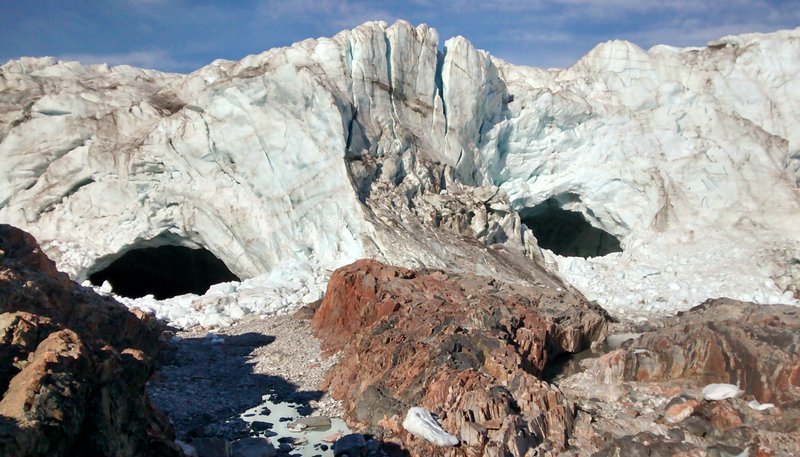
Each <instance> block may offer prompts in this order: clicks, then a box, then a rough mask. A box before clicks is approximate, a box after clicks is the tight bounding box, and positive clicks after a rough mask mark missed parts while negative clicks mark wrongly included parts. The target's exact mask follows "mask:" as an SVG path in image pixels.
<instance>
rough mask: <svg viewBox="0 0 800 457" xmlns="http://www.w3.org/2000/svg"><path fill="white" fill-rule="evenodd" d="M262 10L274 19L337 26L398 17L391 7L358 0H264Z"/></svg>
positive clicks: (260, 8) (348, 25)
mask: <svg viewBox="0 0 800 457" xmlns="http://www.w3.org/2000/svg"><path fill="white" fill-rule="evenodd" d="M258 9H259V11H260V12H261V13H262V14H264V15H265V16H267V17H271V18H273V19H281V20H286V19H290V20H299V21H302V22H309V21H311V22H314V23H316V24H317V25H318V26H333V27H337V28H348V27H354V26H356V25H358V24H361V23H363V22H366V21H370V20H386V21H391V20H394V19H397V16H395V14H393V13H392V12H391V11H390V10H389V9H386V8H381V7H376V6H375V5H374V4H373V3H371V2H367V1H357V0H294V1H288V2H287V1H284V0H262V1H261V2H260V4H259V7H258Z"/></svg>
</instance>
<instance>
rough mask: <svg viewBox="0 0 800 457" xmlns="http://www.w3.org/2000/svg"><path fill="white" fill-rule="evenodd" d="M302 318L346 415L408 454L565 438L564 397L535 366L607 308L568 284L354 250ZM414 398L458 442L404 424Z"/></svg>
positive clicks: (601, 326) (584, 338) (510, 448)
mask: <svg viewBox="0 0 800 457" xmlns="http://www.w3.org/2000/svg"><path fill="white" fill-rule="evenodd" d="M312 324H313V325H314V327H315V328H316V329H317V333H318V335H319V336H320V337H321V338H322V340H323V346H324V348H326V349H327V350H329V351H339V350H341V354H340V358H339V362H338V364H337V366H336V367H335V368H334V369H333V370H332V371H331V372H330V373H329V374H328V378H327V382H328V384H329V387H330V389H331V391H332V393H333V394H334V396H336V397H338V398H342V399H344V400H345V409H346V415H347V419H348V420H349V421H350V422H351V423H353V424H361V425H362V426H364V427H368V428H371V429H372V430H373V431H375V432H376V433H378V434H382V435H383V437H384V439H388V440H394V441H400V442H401V443H402V445H403V446H404V447H405V448H407V449H409V450H410V452H411V454H412V455H418V456H432V455H466V456H484V455H485V456H494V455H498V456H499V455H513V456H522V455H526V453H528V452H530V450H531V449H533V448H537V447H539V449H541V450H546V449H552V450H559V449H564V448H565V447H566V445H567V438H568V436H569V434H570V431H571V429H572V422H573V416H574V408H573V406H572V405H571V404H570V402H568V401H567V400H566V398H564V396H563V395H562V394H561V392H560V391H559V390H558V389H556V388H554V387H552V386H551V385H549V384H548V383H547V382H545V381H542V379H541V378H542V377H543V373H544V372H545V371H546V369H547V368H548V367H549V366H550V364H551V363H552V362H553V360H554V359H555V358H556V357H558V356H559V355H560V354H562V353H565V352H577V351H580V350H582V349H585V348H587V347H588V346H589V345H590V344H591V343H592V342H593V341H595V340H597V339H600V338H602V337H604V335H605V331H606V325H607V316H606V314H605V313H604V311H603V310H602V309H600V308H598V307H594V306H592V305H590V304H589V303H587V302H586V301H585V300H584V299H583V298H582V297H581V296H579V295H577V294H575V293H571V292H565V291H558V290H556V289H553V288H547V287H535V286H522V285H510V284H502V283H500V282H498V281H496V280H493V279H490V278H485V277H479V276H474V275H460V274H452V273H447V272H443V271H438V270H422V271H413V270H408V269H404V268H396V267H390V266H386V265H383V264H381V263H379V262H376V261H370V260H361V261H358V262H356V263H354V264H352V265H349V266H346V267H343V268H340V269H339V270H337V271H336V272H334V274H333V275H332V277H331V280H330V282H329V285H328V291H327V293H326V295H325V298H324V299H323V302H322V304H321V306H320V308H319V309H318V311H317V312H316V314H315V316H314V318H313V322H312ZM417 405H420V406H423V407H426V408H428V409H429V410H431V411H432V412H433V413H434V414H437V415H438V416H439V418H440V420H441V423H442V426H443V428H444V429H445V430H447V431H448V432H450V433H451V434H455V435H457V436H459V437H460V439H461V440H462V444H461V446H460V447H459V448H457V449H454V448H447V449H445V448H435V447H434V446H433V445H431V444H429V443H427V442H424V441H423V440H420V439H418V438H414V437H412V436H410V435H409V434H407V433H405V432H403V431H402V427H401V426H400V422H401V421H402V418H403V416H404V415H405V412H406V411H407V409H408V408H409V407H411V406H417Z"/></svg>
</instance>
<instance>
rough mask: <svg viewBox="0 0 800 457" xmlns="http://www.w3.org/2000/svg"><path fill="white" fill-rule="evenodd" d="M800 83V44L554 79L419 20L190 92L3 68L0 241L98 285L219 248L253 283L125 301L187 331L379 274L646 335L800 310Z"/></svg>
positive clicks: (575, 69) (301, 48) (723, 45)
mask: <svg viewBox="0 0 800 457" xmlns="http://www.w3.org/2000/svg"><path fill="white" fill-rule="evenodd" d="M798 72H800V29H795V30H785V31H778V32H775V33H770V34H747V35H739V36H729V37H724V38H722V39H720V40H718V41H715V42H712V43H709V45H708V46H707V47H705V48H685V49H679V48H673V47H668V46H656V47H653V48H652V49H650V50H647V51H645V50H643V49H640V48H639V47H637V46H636V45H634V44H632V43H628V42H624V41H611V42H607V43H602V44H600V45H598V46H597V47H596V48H594V49H593V50H592V51H591V52H589V53H588V54H587V55H586V56H585V57H583V58H582V59H581V60H580V61H578V62H577V63H576V64H575V65H573V66H571V67H569V68H566V69H539V68H532V67H522V66H516V65H512V64H509V63H507V62H504V61H502V60H500V59H497V58H495V57H493V56H491V55H489V54H488V53H486V52H484V51H481V50H478V49H476V48H475V47H474V46H473V45H472V44H471V43H470V42H469V41H468V40H467V39H465V38H463V37H455V38H450V39H448V40H446V41H445V42H444V43H443V44H442V47H441V48H440V40H439V36H438V33H437V31H436V30H435V29H433V28H430V27H428V26H426V25H424V24H423V25H419V26H416V27H414V26H412V25H411V24H409V23H408V22H405V21H398V22H395V23H394V24H391V25H389V24H387V23H384V22H368V23H365V24H363V25H361V26H359V27H356V28H354V29H352V30H346V31H343V32H341V33H339V34H337V35H335V36H334V37H331V38H319V39H309V40H305V41H302V42H299V43H296V44H294V45H292V46H289V47H285V48H278V49H272V50H269V51H266V52H264V53H261V54H258V55H251V56H248V57H245V58H244V59H242V60H240V61H225V60H217V61H214V62H212V63H211V64H209V65H207V66H205V67H203V68H201V69H199V70H197V71H195V72H193V73H190V74H188V75H181V74H170V73H163V72H158V71H152V70H143V69H138V68H133V67H128V66H116V67H108V66H106V65H81V64H79V63H76V62H64V61H59V60H57V59H54V58H22V59H19V60H15V61H10V62H8V63H6V64H4V65H2V66H0V169H2V170H4V172H3V173H2V174H0V221H2V222H4V223H10V224H13V225H17V226H19V227H21V228H22V229H24V230H26V231H29V232H31V233H32V234H34V235H35V236H36V237H37V239H38V240H39V241H40V243H41V244H42V246H43V249H44V250H45V251H46V252H47V254H48V255H49V256H50V257H51V258H53V259H54V260H55V261H56V263H57V265H58V267H59V269H61V270H62V271H66V272H68V273H69V274H70V275H71V276H72V277H73V278H74V279H75V280H77V281H79V282H82V281H85V280H87V279H88V278H89V276H90V275H91V274H93V273H95V272H97V271H100V270H102V269H103V268H105V267H107V266H108V265H110V264H111V263H112V262H114V261H115V260H116V259H118V258H120V257H121V256H122V255H123V254H124V253H125V252H128V251H130V250H132V249H141V248H146V247H155V246H161V245H177V246H186V247H191V248H197V247H204V248H206V249H208V250H209V251H211V252H212V253H214V255H215V256H217V257H218V258H219V259H220V260H222V261H223V262H224V263H225V264H226V265H227V267H228V268H229V269H230V271H231V272H233V273H234V274H235V275H236V276H238V277H240V278H243V281H242V282H241V283H227V284H220V285H217V286H213V287H212V288H211V289H210V290H209V292H208V293H207V294H206V295H205V296H203V297H197V296H192V295H187V296H181V297H175V298H174V299H168V300H165V301H158V300H154V299H152V298H147V297H146V298H144V299H136V300H130V299H125V300H126V302H128V303H130V304H131V305H136V306H140V307H143V308H145V309H149V310H152V311H155V312H157V313H158V314H159V315H162V316H165V317H168V318H170V319H171V320H173V321H176V322H178V323H179V324H181V325H185V326H188V325H194V324H198V323H201V322H202V323H204V324H205V325H214V324H217V325H218V324H224V323H227V322H229V321H230V320H231V319H234V320H235V319H236V318H238V317H240V316H242V315H245V314H249V313H260V314H263V313H274V312H280V311H281V310H286V309H290V308H292V307H296V306H298V305H299V304H301V303H304V302H310V301H314V300H316V299H318V298H319V297H320V295H321V294H322V293H323V292H324V287H325V281H326V278H327V275H329V274H330V272H331V271H332V270H333V269H334V268H336V267H338V266H341V265H343V264H345V263H349V262H351V261H353V260H355V259H357V258H361V257H373V258H378V259H380V260H382V261H385V262H389V263H394V264H399V265H405V266H409V267H437V268H449V269H452V270H456V271H472V272H475V273H479V274H484V275H491V276H495V277H499V278H501V279H504V280H507V281H526V282H536V283H545V284H544V285H548V286H552V287H575V288H577V289H578V290H580V291H581V292H582V293H583V294H584V295H586V296H587V297H588V298H589V299H592V300H595V301H597V302H598V303H600V304H601V305H603V306H604V307H605V308H607V309H608V310H609V311H611V312H613V313H618V314H624V315H627V316H630V317H633V318H647V317H648V316H651V315H653V314H659V313H674V312H675V311H678V310H682V309H687V308H689V307H691V306H693V305H695V304H697V303H699V302H700V301H702V300H704V299H706V298H709V297H717V296H728V297H732V298H736V299H741V300H746V301H755V302H758V303H790V304H798V298H800V291H798V289H797V287H798V286H797V284H799V283H800V281H798V278H799V277H800V229H798V227H800V190H799V189H798V186H800V147H798V140H800V128H798V122H797V121H798V119H800V81H798V79H797V78H796V77H795V75H796V74H798ZM545 202H551V203H552V204H555V205H557V206H558V207H559V208H560V209H563V210H567V211H574V212H578V213H580V214H581V215H582V216H583V217H584V218H585V219H586V221H587V222H588V223H589V224H591V225H592V226H593V227H596V228H598V229H602V230H603V231H605V232H607V233H609V234H611V235H613V236H614V237H616V238H617V239H619V240H620V243H621V246H622V252H618V253H611V254H607V255H605V256H597V257H590V258H582V257H566V256H562V255H559V254H558V253H554V252H551V251H549V250H546V249H544V250H543V249H540V248H539V247H538V246H537V242H536V239H535V236H534V235H533V233H532V232H531V230H529V229H528V228H527V227H526V226H525V224H524V222H523V220H522V218H521V217H520V213H522V214H524V213H525V212H526V211H530V210H532V209H535V208H537V205H541V204H543V203H545ZM545 269H550V270H554V271H557V272H558V273H559V275H560V277H561V278H562V280H563V281H562V282H557V281H553V280H552V279H549V276H548V275H546V274H543V272H544V271H545Z"/></svg>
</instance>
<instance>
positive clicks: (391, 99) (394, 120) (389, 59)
mask: <svg viewBox="0 0 800 457" xmlns="http://www.w3.org/2000/svg"><path fill="white" fill-rule="evenodd" d="M383 41H384V43H385V44H386V75H387V76H388V78H389V104H390V105H391V106H392V136H393V137H394V140H399V138H397V129H396V127H397V120H398V119H399V117H398V116H397V108H396V107H395V106H394V84H393V83H392V45H391V43H390V41H389V36H388V35H387V34H386V32H385V31H384V32H383Z"/></svg>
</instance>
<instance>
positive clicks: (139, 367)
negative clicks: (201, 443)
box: [0, 225, 182, 457]
mask: <svg viewBox="0 0 800 457" xmlns="http://www.w3.org/2000/svg"><path fill="white" fill-rule="evenodd" d="M0 262H1V263H0V389H2V391H3V396H2V400H0V418H2V420H0V455H8V456H15V457H33V456H71V455H114V456H120V457H127V456H130V457H134V456H153V457H155V456H159V457H161V456H164V457H166V456H170V457H178V456H181V455H182V453H181V451H180V448H179V447H178V446H177V445H176V444H175V443H174V430H173V429H172V426H171V425H170V424H169V421H168V420H167V419H166V418H165V417H164V416H163V415H161V414H160V413H159V412H158V411H157V410H156V409H155V408H154V407H153V406H152V404H151V403H150V400H149V398H148V397H147V395H146V394H145V383H146V381H147V380H148V378H149V377H150V375H151V374H152V372H153V370H154V369H155V363H154V358H155V357H157V356H158V355H159V352H160V351H161V345H160V344H161V339H160V336H161V330H162V328H161V327H160V324H158V323H157V322H155V321H154V320H153V319H151V318H149V317H148V316H146V315H144V314H139V315H137V314H134V313H133V312H130V311H128V309H127V308H126V307H124V306H123V305H121V304H119V303H117V302H115V301H114V300H112V299H110V298H107V297H101V296H99V295H97V294H95V293H94V292H92V291H91V290H88V289H85V288H83V287H80V286H78V285H77V284H75V283H73V282H71V281H70V280H69V279H68V278H67V276H66V275H65V274H63V273H60V272H58V271H57V270H56V268H55V265H54V264H53V262H51V261H50V260H49V259H48V258H47V257H46V256H45V255H44V254H43V253H42V251H41V250H40V249H39V247H38V245H37V244H36V242H35V240H34V239H33V237H32V236H30V235H29V234H27V233H25V232H22V231H21V230H19V229H16V228H14V227H11V226H8V225H0Z"/></svg>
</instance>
